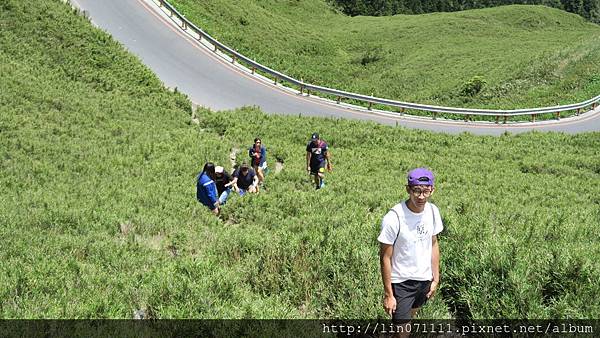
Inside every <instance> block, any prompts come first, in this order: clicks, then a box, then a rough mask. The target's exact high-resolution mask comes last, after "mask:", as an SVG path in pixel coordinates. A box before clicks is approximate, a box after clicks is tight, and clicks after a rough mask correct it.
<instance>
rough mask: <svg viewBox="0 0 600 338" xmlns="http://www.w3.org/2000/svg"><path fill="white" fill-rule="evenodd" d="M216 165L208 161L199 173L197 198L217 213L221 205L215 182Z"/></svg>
mask: <svg viewBox="0 0 600 338" xmlns="http://www.w3.org/2000/svg"><path fill="white" fill-rule="evenodd" d="M215 177H216V175H215V165H214V164H213V163H211V162H207V163H206V164H205V165H204V169H202V172H201V173H200V174H198V179H197V183H196V199H197V200H198V202H200V203H202V204H204V205H205V206H207V207H208V208H209V209H210V210H211V211H212V212H213V214H215V215H218V214H219V211H220V208H221V205H220V203H219V199H218V195H217V185H216V184H215Z"/></svg>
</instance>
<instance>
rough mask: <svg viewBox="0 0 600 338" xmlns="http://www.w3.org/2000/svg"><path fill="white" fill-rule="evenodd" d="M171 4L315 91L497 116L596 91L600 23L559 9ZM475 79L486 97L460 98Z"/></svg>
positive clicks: (185, 0)
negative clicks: (353, 9) (422, 10)
mask: <svg viewBox="0 0 600 338" xmlns="http://www.w3.org/2000/svg"><path fill="white" fill-rule="evenodd" d="M172 3H173V4H174V5H176V7H177V8H178V9H180V10H181V11H182V13H184V14H185V15H186V17H188V18H189V19H190V20H192V21H193V22H195V23H197V24H198V26H200V27H202V28H205V29H206V30H207V31H208V32H209V33H210V34H212V35H213V36H215V37H216V38H218V39H219V40H220V41H222V42H224V43H226V44H228V45H230V46H232V47H234V48H235V49H237V50H239V51H240V52H242V53H243V54H245V55H247V56H249V57H252V58H254V59H256V60H257V61H259V62H261V63H263V64H265V65H268V66H270V67H272V68H274V69H277V70H280V71H282V72H285V73H287V74H290V75H292V76H294V77H296V78H298V79H300V78H303V79H304V80H305V81H308V82H310V83H314V84H318V85H325V86H330V87H334V88H339V89H344V90H348V91H353V92H357V93H362V94H366V95H371V94H374V95H375V96H380V97H386V98H391V99H396V100H401V101H410V102H419V103H430V104H438V105H448V106H467V107H480V108H498V109H512V108H527V107H535V106H544V105H555V104H559V103H560V104H566V103H573V102H579V101H581V100H584V99H588V98H591V97H593V96H596V95H598V93H600V80H599V79H600V26H598V25H595V24H591V23H589V22H586V21H585V19H583V18H581V17H579V16H577V15H575V14H569V13H566V12H564V11H561V10H558V9H551V8H547V7H543V6H518V5H517V6H504V7H498V8H489V9H480V10H470V11H464V12H455V13H434V14H425V15H414V16H413V15H396V16H393V17H361V16H358V17H347V16H344V15H342V14H339V13H336V12H334V11H333V10H332V9H331V8H330V7H329V6H328V5H327V4H326V2H325V1H324V0H305V1H277V0H261V1H256V0H243V1H236V2H232V1H225V0H215V1H198V0H173V1H172ZM324 23H327V25H326V26H325V25H324ZM475 76H482V77H483V78H484V80H485V81H486V82H487V84H486V86H485V87H484V90H483V91H482V92H481V93H479V95H476V96H474V97H471V96H469V95H465V94H463V93H462V91H463V88H464V86H465V84H466V83H467V82H469V80H471V79H472V78H473V77H475Z"/></svg>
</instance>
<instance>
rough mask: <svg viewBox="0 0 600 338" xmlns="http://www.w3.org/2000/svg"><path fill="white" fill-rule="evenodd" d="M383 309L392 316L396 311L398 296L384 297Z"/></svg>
mask: <svg viewBox="0 0 600 338" xmlns="http://www.w3.org/2000/svg"><path fill="white" fill-rule="evenodd" d="M383 309H384V310H385V313H387V314H388V315H390V316H392V315H393V314H394V312H396V298H394V296H385V297H383Z"/></svg>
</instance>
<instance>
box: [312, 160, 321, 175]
mask: <svg viewBox="0 0 600 338" xmlns="http://www.w3.org/2000/svg"><path fill="white" fill-rule="evenodd" d="M319 172H321V173H324V172H325V161H323V162H317V163H311V164H310V174H311V175H316V174H318V173H319Z"/></svg>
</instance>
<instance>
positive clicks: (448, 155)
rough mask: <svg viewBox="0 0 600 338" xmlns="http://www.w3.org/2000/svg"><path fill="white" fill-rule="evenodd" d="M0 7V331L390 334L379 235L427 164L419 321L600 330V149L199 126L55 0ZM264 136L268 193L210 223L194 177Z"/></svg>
mask: <svg viewBox="0 0 600 338" xmlns="http://www.w3.org/2000/svg"><path fill="white" fill-rule="evenodd" d="M1 6H2V10H1V11H0V27H2V29H1V30H0V45H1V46H2V48H1V49H0V74H2V76H1V77H0V88H2V89H3V90H2V91H0V111H1V114H0V317H1V318H5V319H8V318H131V317H132V315H133V312H134V311H138V310H144V311H145V313H146V314H147V315H148V316H149V317H152V318H370V319H372V318H377V317H383V316H384V313H383V310H382V308H381V305H380V300H381V293H382V287H381V281H380V277H379V268H378V244H377V241H376V237H377V234H378V231H379V222H380V219H381V217H382V215H383V214H384V213H385V212H386V211H387V210H388V209H389V208H390V207H391V206H393V205H394V204H395V203H397V202H398V201H400V200H401V199H403V198H405V193H404V192H403V186H402V185H403V183H404V175H405V172H406V171H407V170H408V169H409V168H412V167H415V166H422V165H424V166H429V167H431V168H432V169H433V170H434V172H435V173H437V175H438V180H437V182H438V186H437V188H438V191H437V192H436V194H435V195H434V196H433V197H434V202H435V203H436V204H437V205H438V206H439V207H440V209H441V210H442V215H443V219H444V223H445V227H446V229H445V231H444V232H443V235H442V236H441V239H440V241H441V250H442V268H441V270H442V284H441V289H440V293H439V294H438V296H437V297H436V299H435V301H433V302H432V303H431V304H430V305H429V306H428V307H426V308H425V309H424V311H423V312H422V313H421V317H422V318H423V317H424V318H452V317H456V318H469V317H473V318H523V317H528V318H598V317H600V305H599V304H598V302H595V301H591V300H595V299H599V298H600V283H598V281H599V280H598V278H599V277H598V276H600V264H599V263H598V262H599V261H600V238H599V237H600V235H599V234H598V231H597V228H598V224H599V222H598V220H599V219H600V198H599V196H600V166H599V163H598V161H597V158H598V149H600V137H599V136H600V135H599V134H598V133H591V134H582V135H576V136H569V135H564V134H557V133H549V134H539V133H528V134H522V135H517V136H512V135H504V136H501V137H477V136H473V135H469V134H461V135H443V134H433V133H429V132H424V131H417V130H406V129H403V128H392V127H386V126H381V125H376V124H372V123H364V122H357V121H343V120H333V119H317V118H300V117H284V116H277V115H265V114H263V113H261V112H259V111H256V110H254V109H249V108H248V109H241V110H238V111H230V112H211V111H205V110H199V111H198V112H197V114H198V115H199V118H200V123H199V125H196V124H193V123H191V122H190V120H191V119H190V115H191V113H192V112H191V109H190V102H189V101H188V100H187V99H186V98H185V97H183V96H182V95H180V94H177V93H172V92H169V91H168V90H166V89H165V88H163V87H162V85H161V83H160V81H159V80H158V79H157V78H156V77H155V75H153V74H152V73H151V72H150V71H149V70H148V69H147V68H145V67H144V66H143V65H141V64H140V62H139V61H138V60H137V59H136V58H134V57H132V56H131V55H129V54H127V53H126V52H125V51H124V49H123V48H122V47H121V46H119V45H118V44H117V43H116V42H115V41H114V40H112V39H111V38H110V37H108V36H107V35H106V34H104V33H102V32H100V31H99V30H96V29H94V28H92V26H91V25H90V24H89V23H88V22H87V21H85V20H84V19H83V18H82V17H81V16H78V15H76V14H74V13H73V11H72V10H71V9H70V8H69V7H67V6H66V5H64V4H63V3H61V2H60V1H55V0H40V1H35V2H27V3H25V2H22V1H18V0H7V1H4V2H3V3H2V5H1ZM241 116H243V118H240V117H241ZM247 121H252V123H248V122H247ZM315 130H316V131H319V132H320V133H321V135H322V136H323V137H324V138H325V139H326V140H327V141H329V142H330V145H331V148H332V152H333V161H334V164H335V172H334V173H333V174H331V175H329V176H328V181H327V182H328V185H327V187H326V188H325V189H323V190H320V191H315V190H314V189H312V188H311V185H310V183H309V180H308V177H307V176H306V174H305V172H304V169H305V168H304V151H305V145H306V143H305V142H306V141H307V137H308V136H309V135H310V133H311V132H313V131H315ZM256 135H260V136H261V137H262V140H263V141H264V142H265V144H266V146H267V147H268V156H269V157H268V161H269V164H270V166H271V172H270V173H269V174H268V175H267V177H266V189H265V191H264V192H263V193H261V194H260V195H256V196H246V197H244V198H239V197H236V196H234V197H232V199H231V200H230V201H229V202H228V204H227V205H226V207H225V208H224V210H223V214H222V215H221V216H220V217H219V218H217V217H214V216H212V214H211V213H210V212H209V211H208V210H206V208H204V207H202V206H201V205H199V204H198V203H197V202H196V201H195V190H194V189H195V181H194V178H195V176H196V173H197V171H198V170H199V169H200V168H201V166H202V165H203V164H204V162H205V161H208V160H212V161H215V162H217V163H219V164H223V165H226V167H228V165H227V164H228V163H229V162H228V161H229V153H230V151H231V149H232V148H237V149H244V147H245V146H246V145H248V144H249V143H250V142H251V140H252V139H253V138H254V137H255V136H256ZM243 155H244V152H243V150H242V151H241V153H240V154H239V155H238V158H239V159H241V158H243ZM276 161H279V162H281V163H283V166H284V167H283V170H282V171H281V172H279V173H275V171H274V170H273V168H274V167H275V162H276Z"/></svg>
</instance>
